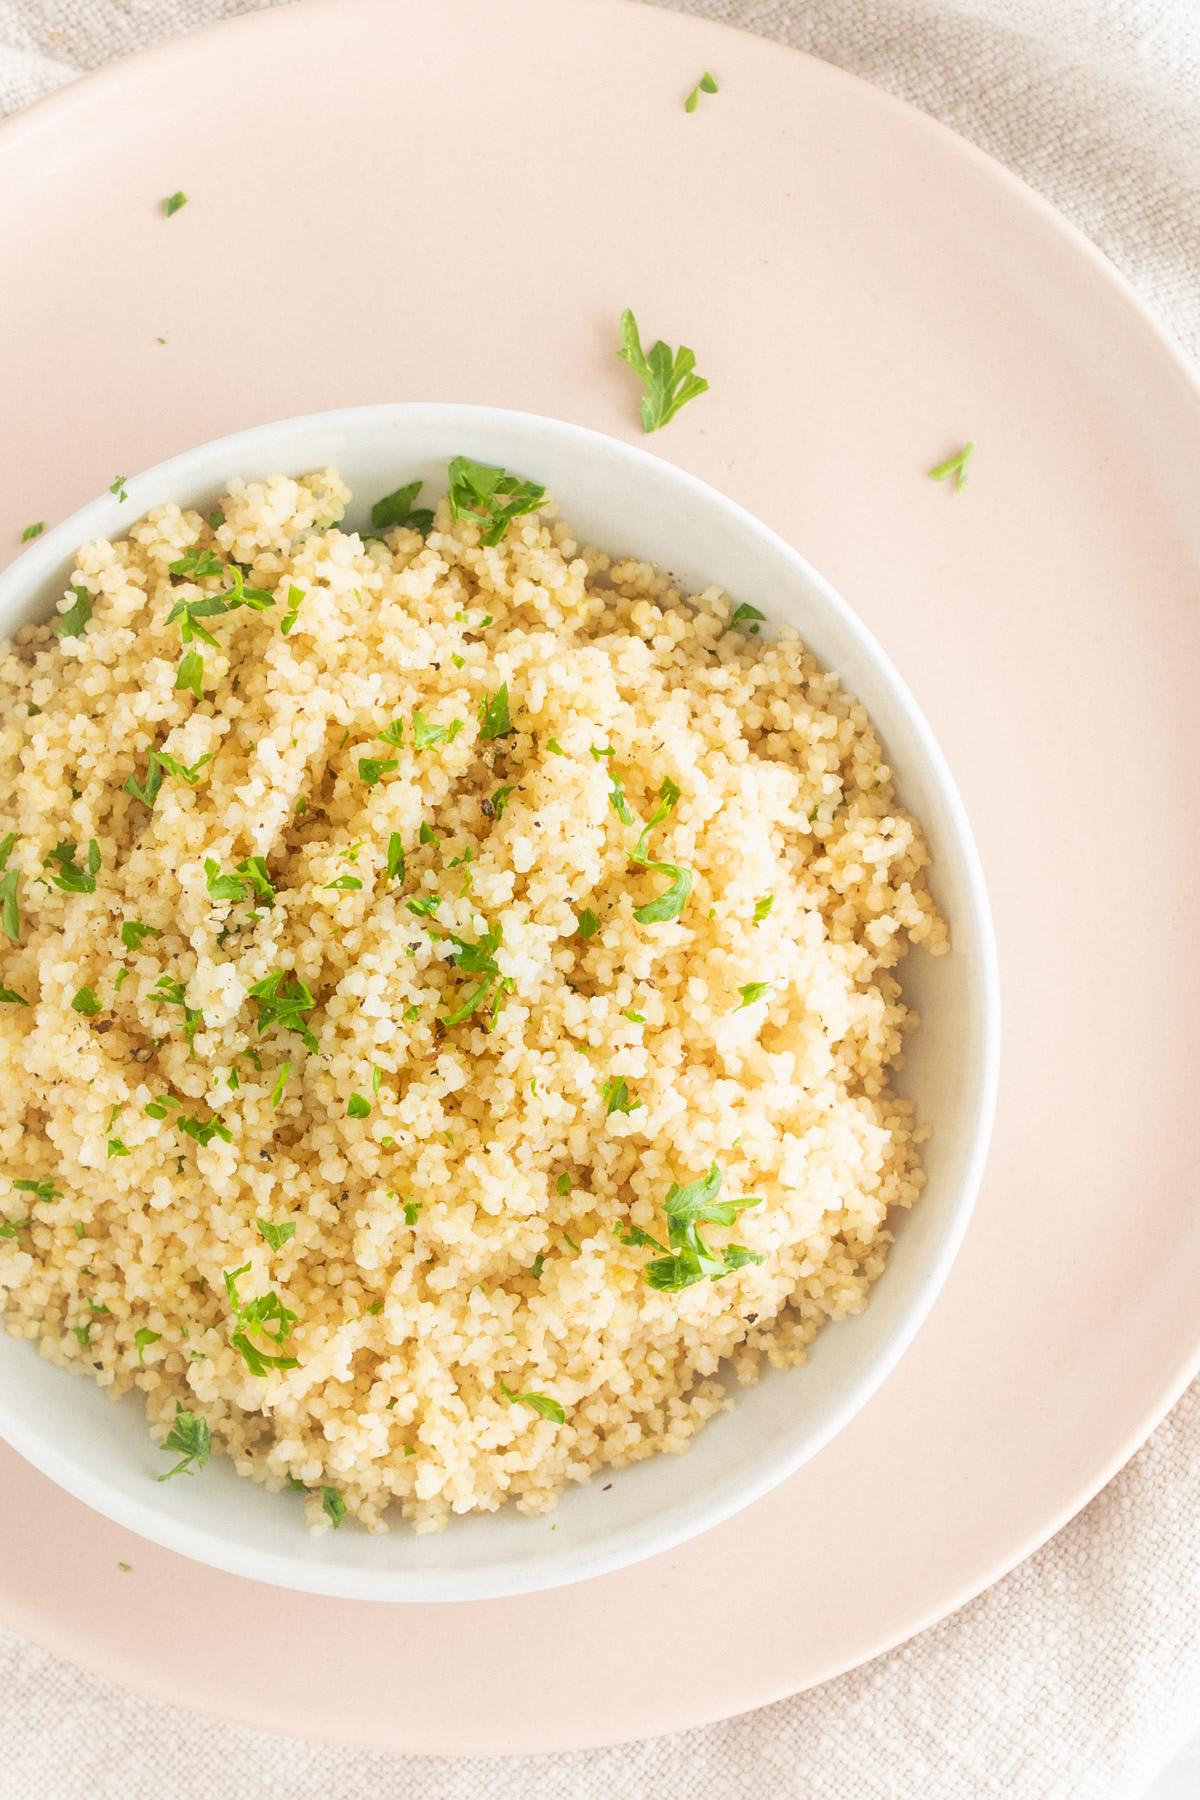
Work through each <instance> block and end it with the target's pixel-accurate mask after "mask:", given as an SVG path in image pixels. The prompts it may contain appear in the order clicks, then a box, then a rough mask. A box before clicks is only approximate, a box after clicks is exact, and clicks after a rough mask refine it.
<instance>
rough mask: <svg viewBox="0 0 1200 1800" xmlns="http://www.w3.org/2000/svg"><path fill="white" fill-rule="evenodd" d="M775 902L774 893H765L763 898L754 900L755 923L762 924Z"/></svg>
mask: <svg viewBox="0 0 1200 1800" xmlns="http://www.w3.org/2000/svg"><path fill="white" fill-rule="evenodd" d="M774 904H775V896H774V894H764V895H763V897H762V899H761V900H756V901H755V902H754V923H755V924H756V925H761V924H762V922H763V920H764V919H765V918H766V917H767V915H768V914H769V913H770V911H771V908H772V907H773V906H774Z"/></svg>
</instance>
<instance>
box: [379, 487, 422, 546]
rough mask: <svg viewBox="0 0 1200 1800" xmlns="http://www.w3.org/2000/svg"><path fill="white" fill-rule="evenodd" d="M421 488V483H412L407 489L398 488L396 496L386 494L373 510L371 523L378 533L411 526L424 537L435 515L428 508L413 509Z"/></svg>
mask: <svg viewBox="0 0 1200 1800" xmlns="http://www.w3.org/2000/svg"><path fill="white" fill-rule="evenodd" d="M421 486H422V484H421V482H419V481H410V482H409V483H408V485H407V486H406V487H402V488H397V489H396V491H395V493H394V494H385V495H384V496H383V499H382V500H377V501H376V502H375V504H374V506H373V507H372V508H371V523H372V525H373V526H374V527H375V529H376V531H391V530H392V529H393V527H395V526H397V525H409V526H411V527H412V529H413V530H414V531H419V532H420V533H421V536H422V537H424V536H425V535H426V533H427V532H428V530H429V527H430V526H431V525H432V524H433V513H432V512H431V511H430V509H429V508H428V507H426V506H419V507H417V508H415V509H414V507H413V501H414V500H415V499H416V497H417V495H418V494H419V493H420V491H421Z"/></svg>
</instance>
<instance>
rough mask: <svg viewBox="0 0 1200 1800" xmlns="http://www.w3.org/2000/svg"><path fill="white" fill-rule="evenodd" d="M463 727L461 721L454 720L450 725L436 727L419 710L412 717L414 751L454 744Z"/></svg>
mask: <svg viewBox="0 0 1200 1800" xmlns="http://www.w3.org/2000/svg"><path fill="white" fill-rule="evenodd" d="M462 727H463V722H462V720H461V719H453V720H451V722H450V724H449V725H435V724H433V722H432V721H431V720H429V719H427V718H426V717H425V714H424V713H423V712H421V711H419V710H418V711H417V712H414V714H413V716H412V731H413V749H414V750H432V749H433V748H434V746H435V745H436V744H452V743H453V742H454V740H455V738H456V737H457V736H458V734H459V732H460V731H461V730H462Z"/></svg>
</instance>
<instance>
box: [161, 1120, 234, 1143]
mask: <svg viewBox="0 0 1200 1800" xmlns="http://www.w3.org/2000/svg"><path fill="white" fill-rule="evenodd" d="M175 1123H176V1124H177V1125H178V1127H179V1129H180V1131H182V1132H183V1134H184V1136H185V1137H190V1138H191V1139H192V1140H193V1141H194V1142H195V1143H197V1144H199V1145H200V1147H201V1149H203V1150H207V1149H208V1146H209V1145H210V1144H211V1143H212V1141H213V1139H214V1138H220V1139H221V1141H222V1143H225V1144H232V1142H233V1133H232V1131H230V1129H229V1127H228V1125H225V1124H222V1122H221V1120H220V1119H218V1118H216V1117H215V1116H213V1115H212V1114H210V1115H209V1117H208V1118H207V1119H193V1118H191V1117H187V1116H184V1115H182V1114H181V1115H180V1117H179V1118H178V1119H176V1121H175Z"/></svg>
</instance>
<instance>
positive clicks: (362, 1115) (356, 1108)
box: [346, 1094, 371, 1119]
mask: <svg viewBox="0 0 1200 1800" xmlns="http://www.w3.org/2000/svg"><path fill="white" fill-rule="evenodd" d="M346 1112H347V1114H348V1115H349V1117H350V1118H352V1119H368V1118H370V1116H371V1102H370V1101H369V1100H368V1099H367V1098H366V1096H365V1094H351V1096H350V1098H349V1100H347V1102H346Z"/></svg>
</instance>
